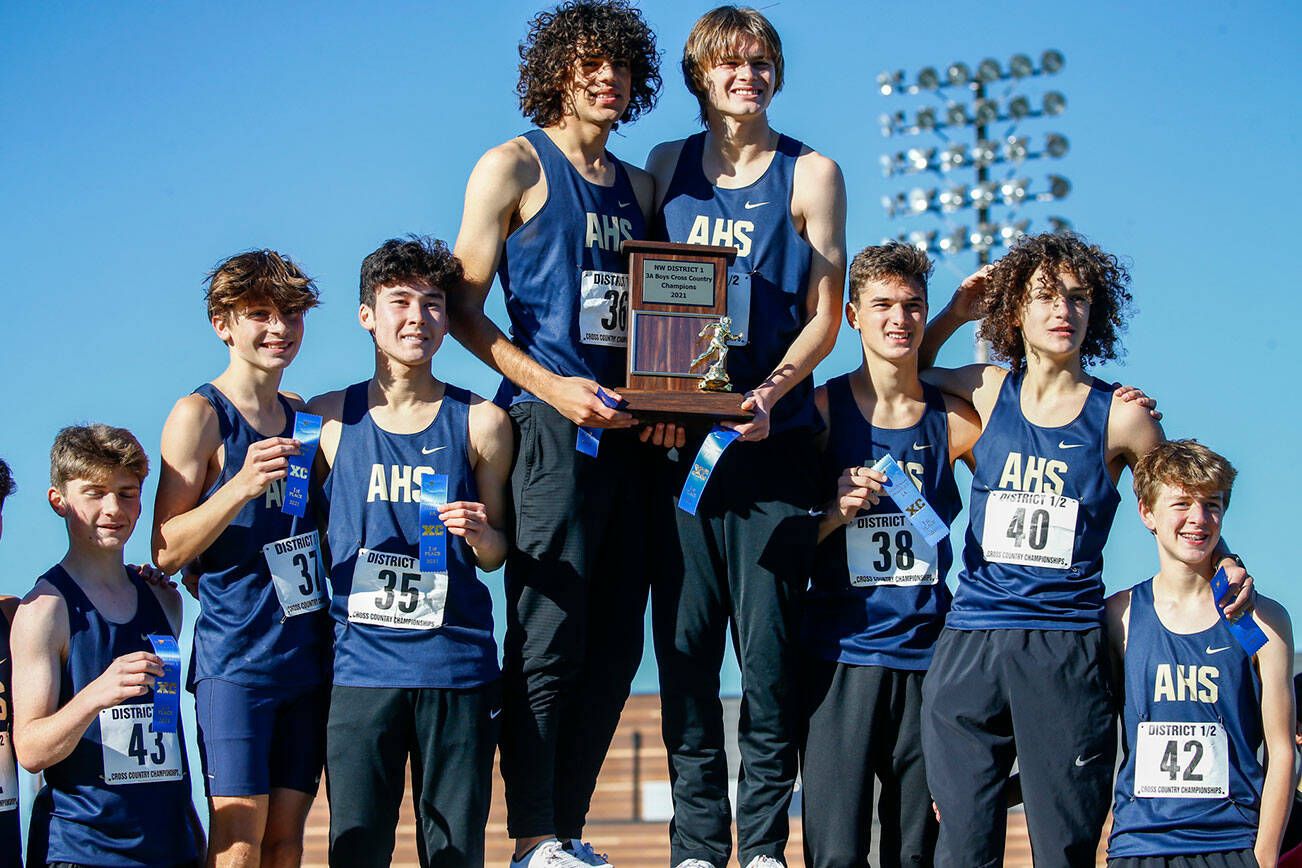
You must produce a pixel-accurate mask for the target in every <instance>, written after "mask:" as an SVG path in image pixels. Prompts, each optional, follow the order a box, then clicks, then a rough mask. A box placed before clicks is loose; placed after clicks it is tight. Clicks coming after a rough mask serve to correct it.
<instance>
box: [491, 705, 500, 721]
mask: <svg viewBox="0 0 1302 868" xmlns="http://www.w3.org/2000/svg"><path fill="white" fill-rule="evenodd" d="M501 713H502V709H500V708H499V709H497V710H496V711H490V712H488V719H489V720H497V716H498V715H499V714H501Z"/></svg>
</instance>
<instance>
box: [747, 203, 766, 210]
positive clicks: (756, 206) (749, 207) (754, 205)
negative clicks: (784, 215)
mask: <svg viewBox="0 0 1302 868" xmlns="http://www.w3.org/2000/svg"><path fill="white" fill-rule="evenodd" d="M767 204H768V202H747V203H746V210H747V211H749V210H750V209H752V208H762V207H764V206H765V205H767Z"/></svg>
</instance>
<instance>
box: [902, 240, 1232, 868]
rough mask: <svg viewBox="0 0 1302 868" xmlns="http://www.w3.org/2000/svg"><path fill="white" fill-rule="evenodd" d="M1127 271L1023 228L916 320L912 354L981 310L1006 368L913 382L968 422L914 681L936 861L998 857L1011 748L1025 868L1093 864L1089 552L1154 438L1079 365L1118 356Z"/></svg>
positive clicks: (1106, 732) (1094, 677)
mask: <svg viewBox="0 0 1302 868" xmlns="http://www.w3.org/2000/svg"><path fill="white" fill-rule="evenodd" d="M1129 281H1130V276H1129V274H1128V273H1127V271H1126V268H1125V266H1124V265H1122V264H1121V263H1120V262H1119V261H1118V259H1117V257H1116V256H1114V255H1112V254H1110V253H1107V252H1105V251H1104V250H1102V249H1101V248H1099V247H1098V246H1097V245H1094V244H1091V243H1089V242H1088V241H1086V240H1085V239H1084V238H1081V237H1080V236H1078V235H1073V234H1043V235H1037V236H1032V237H1026V238H1023V239H1022V240H1021V241H1019V242H1018V243H1017V244H1016V245H1015V246H1014V247H1013V249H1012V250H1011V251H1010V252H1009V253H1008V254H1007V255H1006V256H1005V257H1004V258H1003V259H1001V260H1000V261H999V262H998V263H997V264H995V265H994V266H988V267H986V268H984V269H982V270H981V271H979V272H977V273H976V274H974V275H972V276H971V277H969V278H968V279H967V280H965V281H964V282H963V284H962V285H961V286H960V287H959V289H958V291H957V292H956V293H955V296H954V299H953V300H952V301H951V302H950V304H949V306H948V307H946V309H945V310H944V311H943V312H942V313H941V314H940V315H939V316H938V317H937V318H936V319H935V320H933V321H932V323H931V325H929V326H928V329H927V341H926V343H925V344H924V348H923V353H924V356H923V358H924V362H929V361H930V360H931V359H932V358H934V355H935V351H936V349H937V348H938V347H939V345H940V343H942V342H943V341H944V340H945V338H947V337H949V335H951V334H953V332H954V330H955V329H956V328H957V327H958V326H959V325H960V324H962V323H964V322H967V321H969V320H972V319H975V318H976V317H977V316H978V315H980V314H982V313H984V315H985V319H984V320H982V323H981V327H980V335H981V336H982V337H984V338H986V339H988V340H989V341H991V343H992V345H993V348H994V354H995V356H996V357H997V358H1000V359H1002V360H1004V361H1006V362H1008V364H1009V365H1010V366H1011V370H1009V369H1006V368H1003V367H999V366H997V365H980V364H978V365H970V366H968V367H964V368H959V369H957V370H952V371H942V370H938V369H933V370H932V371H930V372H927V373H925V374H924V375H923V379H924V380H928V381H931V382H934V383H935V384H936V385H939V386H940V387H941V388H942V389H943V390H945V391H947V392H950V393H951V394H955V395H957V396H959V397H962V398H965V399H967V400H968V401H970V402H971V403H972V405H973V406H974V407H975V409H976V411H977V414H978V416H979V417H980V421H981V429H982V433H981V436H980V439H979V440H977V442H976V445H975V446H974V447H973V450H972V455H973V457H974V460H975V465H974V468H973V478H972V494H971V497H970V499H969V502H968V509H969V523H968V530H967V535H966V540H965V545H964V549H963V571H962V573H961V574H960V575H959V580H958V590H957V592H956V594H955V596H954V602H953V606H952V607H951V609H950V614H949V617H948V619H947V620H946V624H945V630H944V631H943V632H942V634H941V637H940V639H939V641H938V642H937V645H936V652H935V657H934V658H933V661H932V665H931V669H930V671H929V673H928V676H927V679H926V681H925V683H924V685H923V724H922V736H923V749H924V752H925V754H926V763H927V781H928V783H929V784H930V786H931V791H932V796H933V798H934V799H935V801H936V804H937V807H938V808H939V811H940V818H941V824H940V837H939V841H938V844H937V849H936V863H937V864H940V865H946V866H986V865H990V864H995V863H997V862H998V861H999V860H1000V859H1001V858H1002V853H1003V846H1004V829H1005V821H1006V811H1005V787H1006V785H1007V781H1008V773H1009V770H1010V769H1011V767H1012V764H1013V760H1014V758H1016V760H1017V765H1018V768H1019V770H1020V779H1021V789H1022V793H1023V796H1024V800H1025V803H1026V817H1027V825H1028V827H1029V830H1030V836H1031V848H1032V851H1033V853H1034V856H1035V860H1036V864H1037V865H1040V864H1043V865H1064V866H1086V865H1093V864H1094V852H1095V848H1096V846H1097V845H1098V840H1099V834H1100V832H1101V830H1102V826H1103V821H1104V818H1105V817H1106V815H1107V808H1108V795H1109V788H1110V785H1111V782H1112V769H1113V758H1114V756H1115V753H1116V737H1115V730H1114V727H1113V704H1112V696H1111V687H1110V683H1109V673H1108V665H1107V638H1106V635H1105V631H1104V629H1103V546H1104V544H1105V543H1106V541H1107V537H1108V533H1109V531H1110V530H1111V527H1112V520H1113V518H1114V516H1115V515H1116V510H1117V506H1118V504H1119V503H1120V502H1121V496H1120V494H1118V492H1117V480H1118V479H1119V478H1120V476H1121V472H1122V471H1123V470H1125V469H1126V468H1127V467H1131V468H1133V467H1134V466H1135V464H1136V462H1137V461H1138V460H1139V458H1140V457H1141V456H1142V455H1144V454H1145V453H1146V452H1148V451H1149V449H1151V448H1153V447H1154V446H1156V445H1157V444H1158V443H1160V442H1162V441H1163V439H1165V438H1164V437H1163V434H1162V428H1161V426H1160V425H1159V424H1158V423H1157V421H1156V420H1155V419H1154V418H1152V416H1151V415H1150V413H1149V411H1148V409H1147V408H1146V407H1145V405H1144V404H1143V403H1139V402H1129V401H1127V400H1125V398H1124V397H1123V396H1122V395H1121V394H1118V393H1115V392H1114V387H1113V386H1112V385H1110V384H1106V383H1104V382H1103V381H1101V380H1099V379H1097V378H1095V377H1093V376H1091V375H1090V374H1089V373H1088V372H1087V368H1088V367H1089V366H1090V365H1091V364H1093V363H1094V362H1096V361H1099V360H1105V359H1113V358H1116V357H1117V355H1118V353H1119V352H1120V344H1119V338H1118V332H1119V331H1120V330H1121V328H1122V327H1123V326H1124V325H1125V322H1126V315H1127V307H1128V305H1129V303H1130V291H1129V289H1128V284H1129ZM1241 576H1242V573H1241V572H1240V573H1239V578H1241ZM1243 602H1246V600H1244V601H1243ZM1236 608H1237V607H1236Z"/></svg>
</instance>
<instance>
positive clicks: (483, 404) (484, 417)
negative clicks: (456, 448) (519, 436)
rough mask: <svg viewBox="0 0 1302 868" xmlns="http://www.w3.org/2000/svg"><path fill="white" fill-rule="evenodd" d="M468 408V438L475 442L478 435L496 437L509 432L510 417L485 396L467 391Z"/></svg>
mask: <svg viewBox="0 0 1302 868" xmlns="http://www.w3.org/2000/svg"><path fill="white" fill-rule="evenodd" d="M467 394H468V395H469V399H468V402H467V403H469V405H470V410H469V412H468V416H469V424H470V439H471V441H472V443H475V442H476V441H477V439H478V437H479V436H485V437H497V436H500V435H501V434H504V433H505V434H509V433H510V431H511V417H510V416H508V415H507V413H506V411H505V410H503V409H502V408H501V407H499V406H497V405H496V404H494V403H493V402H492V401H489V400H487V399H485V398H482V397H480V396H479V395H476V394H475V393H474V392H469V393H467Z"/></svg>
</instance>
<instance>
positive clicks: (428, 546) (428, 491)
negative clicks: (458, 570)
mask: <svg viewBox="0 0 1302 868" xmlns="http://www.w3.org/2000/svg"><path fill="white" fill-rule="evenodd" d="M447 502H448V477H447V474H446V473H426V474H425V475H424V476H422V477H421V478H420V571H421V572H422V573H445V572H447V570H448V529H447V526H446V525H444V524H443V520H442V519H441V518H439V510H440V509H441V508H442V507H444V506H446V505H447Z"/></svg>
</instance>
